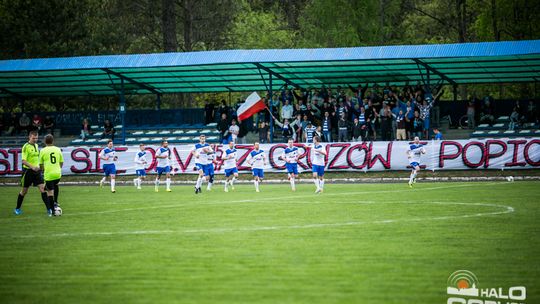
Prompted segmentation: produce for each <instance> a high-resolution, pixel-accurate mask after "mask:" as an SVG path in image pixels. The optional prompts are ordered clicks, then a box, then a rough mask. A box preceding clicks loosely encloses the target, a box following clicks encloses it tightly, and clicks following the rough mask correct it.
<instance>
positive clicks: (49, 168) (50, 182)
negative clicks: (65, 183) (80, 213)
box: [39, 134, 64, 216]
mask: <svg viewBox="0 0 540 304" xmlns="http://www.w3.org/2000/svg"><path fill="white" fill-rule="evenodd" d="M45 144H46V145H47V146H46V147H45V148H43V149H42V150H41V152H40V153H39V166H40V167H41V169H42V170H43V175H44V177H45V189H46V190H47V196H48V203H49V208H48V209H49V210H48V213H49V216H53V215H56V214H55V212H54V210H55V209H56V207H58V204H57V203H56V202H57V199H58V192H59V189H58V183H60V178H61V177H62V165H64V157H63V156H62V150H60V148H58V147H55V146H54V145H53V144H54V137H53V136H52V135H51V134H48V135H47V136H45Z"/></svg>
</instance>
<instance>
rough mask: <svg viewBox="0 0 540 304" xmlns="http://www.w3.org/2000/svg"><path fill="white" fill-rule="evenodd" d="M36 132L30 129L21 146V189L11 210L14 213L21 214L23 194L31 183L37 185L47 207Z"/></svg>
mask: <svg viewBox="0 0 540 304" xmlns="http://www.w3.org/2000/svg"><path fill="white" fill-rule="evenodd" d="M37 141H38V132H37V131H31V132H30V133H29V134H28V142H27V143H25V144H24V145H23V147H22V149H21V150H22V151H21V153H22V168H23V171H22V172H23V173H22V178H21V184H22V189H21V191H20V192H19V196H18V197H17V206H16V207H15V209H14V210H13V213H14V214H15V215H20V214H22V209H21V207H22V203H23V200H24V196H25V195H26V193H28V188H29V187H30V186H31V185H34V186H37V187H38V189H39V192H41V199H42V200H43V203H44V204H45V207H46V208H47V209H48V199H47V193H46V192H45V189H44V186H45V185H44V183H43V176H41V169H40V168H39V148H38V144H37Z"/></svg>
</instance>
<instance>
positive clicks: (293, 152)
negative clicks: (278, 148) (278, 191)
mask: <svg viewBox="0 0 540 304" xmlns="http://www.w3.org/2000/svg"><path fill="white" fill-rule="evenodd" d="M280 158H281V159H282V160H284V161H285V168H287V177H288V178H289V182H290V183H291V189H292V191H296V186H295V184H294V182H295V179H296V178H297V177H298V148H297V147H295V146H294V141H293V139H292V138H289V140H288V141H287V148H285V150H283V154H282V155H281V156H280Z"/></svg>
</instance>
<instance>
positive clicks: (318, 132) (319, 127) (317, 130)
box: [313, 126, 323, 138]
mask: <svg viewBox="0 0 540 304" xmlns="http://www.w3.org/2000/svg"><path fill="white" fill-rule="evenodd" d="M315 136H318V137H319V138H322V136H323V132H322V127H321V126H317V129H316V130H315V133H313V137H314V138H315Z"/></svg>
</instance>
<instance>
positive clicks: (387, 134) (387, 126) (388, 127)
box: [381, 106, 393, 141]
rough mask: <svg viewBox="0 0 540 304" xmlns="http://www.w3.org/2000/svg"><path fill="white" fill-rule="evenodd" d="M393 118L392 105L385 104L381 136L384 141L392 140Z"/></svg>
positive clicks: (382, 114)
mask: <svg viewBox="0 0 540 304" xmlns="http://www.w3.org/2000/svg"><path fill="white" fill-rule="evenodd" d="M392 120H393V117H392V111H391V110H390V106H385V107H384V108H383V109H382V113H381V136H382V140H384V141H391V140H392Z"/></svg>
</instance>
